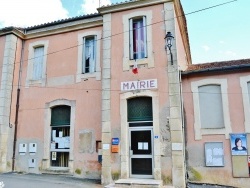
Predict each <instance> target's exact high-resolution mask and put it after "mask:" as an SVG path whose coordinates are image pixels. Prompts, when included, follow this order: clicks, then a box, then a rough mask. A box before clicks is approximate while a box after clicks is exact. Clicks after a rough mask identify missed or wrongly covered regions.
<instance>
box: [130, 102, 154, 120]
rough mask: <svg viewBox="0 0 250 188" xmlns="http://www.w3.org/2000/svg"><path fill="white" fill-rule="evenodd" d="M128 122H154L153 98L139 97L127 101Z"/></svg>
mask: <svg viewBox="0 0 250 188" xmlns="http://www.w3.org/2000/svg"><path fill="white" fill-rule="evenodd" d="M127 104H128V122H131V121H152V120H153V111H152V98H151V97H137V98H132V99H128V100H127Z"/></svg>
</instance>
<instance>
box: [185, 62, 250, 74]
mask: <svg viewBox="0 0 250 188" xmlns="http://www.w3.org/2000/svg"><path fill="white" fill-rule="evenodd" d="M247 64H249V65H250V59H240V60H232V61H220V62H212V63H203V64H192V65H188V68H187V69H186V70H185V71H184V72H193V71H201V70H209V69H216V68H218V69H220V68H229V67H238V66H240V65H247Z"/></svg>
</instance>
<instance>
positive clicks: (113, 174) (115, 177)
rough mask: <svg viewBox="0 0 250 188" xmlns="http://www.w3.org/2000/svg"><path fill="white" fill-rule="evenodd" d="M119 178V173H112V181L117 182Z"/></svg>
mask: <svg viewBox="0 0 250 188" xmlns="http://www.w3.org/2000/svg"><path fill="white" fill-rule="evenodd" d="M119 178H120V173H119V172H112V179H113V180H118V179H119Z"/></svg>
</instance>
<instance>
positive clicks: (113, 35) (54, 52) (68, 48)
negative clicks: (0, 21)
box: [0, 0, 242, 111]
mask: <svg viewBox="0 0 250 188" xmlns="http://www.w3.org/2000/svg"><path fill="white" fill-rule="evenodd" d="M236 1H238V0H231V1H228V2H225V3H221V4H217V5H214V6H210V7H206V8H203V9H199V10H196V11H192V12H189V13H184V14H182V15H177V16H175V17H173V18H168V19H164V20H161V21H158V22H154V23H151V24H148V25H146V26H143V27H148V26H151V25H155V24H159V23H163V22H165V21H170V20H173V19H176V18H179V17H184V16H187V15H191V14H195V13H198V12H202V11H205V10H209V9H212V8H215V7H219V6H223V5H226V4H229V3H233V2H236ZM126 32H130V30H129V31H123V32H120V33H116V34H112V35H110V36H107V37H102V38H100V39H96V41H98V40H103V39H107V38H111V37H115V36H118V35H121V34H124V33H126ZM82 45H84V43H82V44H78V45H74V46H70V47H67V48H64V49H60V50H57V51H53V52H50V53H47V54H44V55H43V56H48V55H52V54H56V53H59V52H62V51H65V50H70V49H73V48H76V47H79V46H82ZM34 58H35V57H33V58H28V59H26V60H24V61H23V62H27V61H29V60H32V59H34ZM19 63H21V62H15V63H14V64H19ZM7 65H10V64H7ZM2 66H3V65H2ZM0 67H1V66H0ZM13 86H15V85H13ZM20 86H21V87H24V88H27V89H28V88H32V87H36V88H42V89H70V90H72V89H74V90H84V91H93V90H95V91H103V89H101V88H100V89H98V88H97V89H93V88H91V89H90V88H76V87H69V88H66V87H54V86H53V87H50V86H45V87H44V86H28V87H26V86H23V85H20ZM109 91H115V92H117V91H121V90H119V89H117V90H109ZM160 92H163V93H168V92H164V91H160ZM183 93H190V94H191V93H194V92H185V91H183ZM209 94H212V93H209ZM227 94H230V93H227ZM231 94H242V93H231ZM34 109H44V108H34ZM34 109H20V111H21V110H34Z"/></svg>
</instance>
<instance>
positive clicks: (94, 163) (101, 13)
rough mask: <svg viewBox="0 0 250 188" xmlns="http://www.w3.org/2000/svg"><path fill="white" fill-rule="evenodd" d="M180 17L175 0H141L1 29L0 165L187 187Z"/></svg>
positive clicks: (186, 58) (185, 45)
mask: <svg viewBox="0 0 250 188" xmlns="http://www.w3.org/2000/svg"><path fill="white" fill-rule="evenodd" d="M180 15H183V10H182V7H181V5H180V2H179V0H175V1H169V0H154V1H151V0H139V1H138V0H137V1H129V2H124V3H120V4H113V5H110V6H105V7H101V8H98V13H96V14H92V15H85V16H80V17H75V18H69V19H65V20H60V21H55V22H52V23H47V24H42V25H37V26H33V27H28V28H15V27H7V28H3V29H1V30H0V64H1V66H0V71H1V72H0V75H1V77H0V81H1V96H0V97H1V98H0V104H1V105H0V117H1V122H0V123H1V132H0V136H1V137H0V139H1V141H0V144H1V156H2V157H1V159H0V160H1V168H0V170H1V171H2V172H6V171H11V170H13V171H22V172H30V173H44V172H46V173H57V174H60V173H68V174H73V175H75V176H78V177H82V178H98V179H101V180H102V183H103V184H105V185H106V184H109V183H112V182H114V181H115V180H118V179H119V180H118V181H117V182H116V183H117V184H119V183H121V184H122V183H127V182H126V181H127V180H128V179H131V178H136V179H139V180H140V179H149V181H146V180H143V183H144V184H145V182H146V184H152V185H156V186H158V187H160V186H162V185H163V184H165V185H173V186H176V187H185V186H186V166H185V142H184V137H183V127H184V126H183V118H182V114H183V111H182V104H181V100H180V99H181V94H180V91H181V90H180V88H181V87H180V69H184V68H185V67H186V66H187V65H188V64H190V63H191V57H190V51H189V42H188V35H187V29H186V22H185V17H183V16H180ZM167 32H171V33H172V35H173V36H174V40H173V44H172V48H171V53H172V56H170V54H169V50H168V49H167V48H166V47H165V39H164V38H165V35H166V34H167ZM171 57H172V61H171ZM135 64H137V67H138V73H137V74H134V73H132V69H133V67H134V65H135ZM140 182H142V181H139V184H140ZM133 183H136V182H133ZM142 186H145V185H142ZM148 186H150V185H148Z"/></svg>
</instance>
